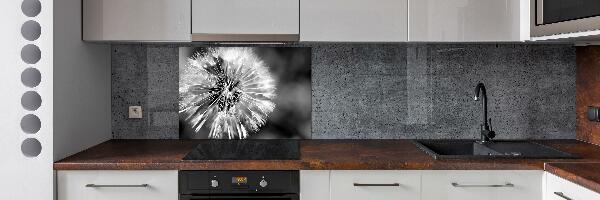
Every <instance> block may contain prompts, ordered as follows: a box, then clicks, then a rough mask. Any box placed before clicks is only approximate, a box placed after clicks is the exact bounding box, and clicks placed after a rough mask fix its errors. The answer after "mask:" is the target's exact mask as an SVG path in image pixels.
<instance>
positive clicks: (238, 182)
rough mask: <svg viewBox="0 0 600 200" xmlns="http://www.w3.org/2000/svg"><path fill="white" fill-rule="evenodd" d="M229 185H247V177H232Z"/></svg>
mask: <svg viewBox="0 0 600 200" xmlns="http://www.w3.org/2000/svg"><path fill="white" fill-rule="evenodd" d="M231 184H235V185H247V184H248V177H245V176H234V177H231Z"/></svg>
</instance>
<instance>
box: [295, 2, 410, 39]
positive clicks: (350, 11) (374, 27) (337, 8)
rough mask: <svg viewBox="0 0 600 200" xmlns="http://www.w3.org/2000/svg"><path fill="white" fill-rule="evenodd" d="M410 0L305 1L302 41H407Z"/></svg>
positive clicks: (302, 7) (301, 3) (302, 12)
mask: <svg viewBox="0 0 600 200" xmlns="http://www.w3.org/2000/svg"><path fill="white" fill-rule="evenodd" d="M407 7H408V0H302V1H300V17H301V18H300V27H301V28H300V40H301V41H319V42H321V41H323V42H326V41H333V42H403V41H406V40H407V29H408V24H407V20H408V13H407V12H408V11H407Z"/></svg>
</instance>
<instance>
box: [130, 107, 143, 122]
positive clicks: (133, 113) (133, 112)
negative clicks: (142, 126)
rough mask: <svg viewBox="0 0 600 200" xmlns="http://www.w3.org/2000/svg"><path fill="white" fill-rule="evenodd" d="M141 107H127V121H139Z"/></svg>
mask: <svg viewBox="0 0 600 200" xmlns="http://www.w3.org/2000/svg"><path fill="white" fill-rule="evenodd" d="M141 118H142V106H129V119H141Z"/></svg>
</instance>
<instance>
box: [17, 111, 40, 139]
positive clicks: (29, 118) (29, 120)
mask: <svg viewBox="0 0 600 200" xmlns="http://www.w3.org/2000/svg"><path fill="white" fill-rule="evenodd" d="M41 127H42V122H41V121H40V118H39V117H38V116H35V115H33V114H28V115H25V116H24V117H23V118H22V119H21V129H22V130H23V132H25V133H29V134H34V133H37V132H38V131H40V128H41Z"/></svg>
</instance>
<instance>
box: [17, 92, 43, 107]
mask: <svg viewBox="0 0 600 200" xmlns="http://www.w3.org/2000/svg"><path fill="white" fill-rule="evenodd" d="M21 105H22V106H23V108H24V109H25V110H28V111H34V110H37V109H38V108H40V106H41V105H42V97H41V96H40V94H38V93H37V92H35V91H27V92H25V93H24V94H23V96H22V97H21Z"/></svg>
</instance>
